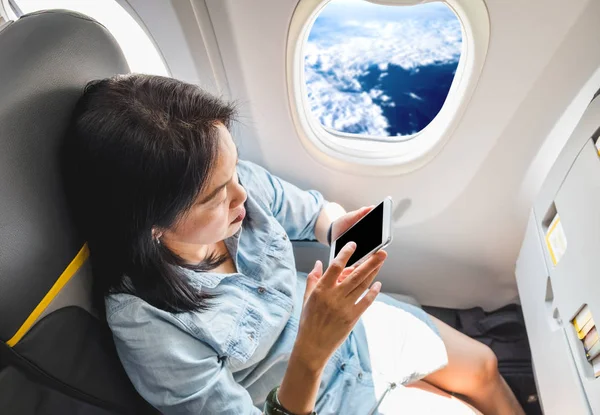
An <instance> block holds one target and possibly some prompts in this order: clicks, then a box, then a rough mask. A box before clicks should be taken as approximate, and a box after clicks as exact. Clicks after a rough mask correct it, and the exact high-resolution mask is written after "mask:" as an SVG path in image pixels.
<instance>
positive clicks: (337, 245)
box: [329, 197, 393, 267]
mask: <svg viewBox="0 0 600 415" xmlns="http://www.w3.org/2000/svg"><path fill="white" fill-rule="evenodd" d="M392 208H393V202H392V198H391V197H386V198H385V199H383V201H382V202H381V203H380V204H378V205H377V206H376V207H375V208H373V210H372V211H370V212H369V213H367V214H366V215H365V216H364V217H363V218H362V219H361V220H359V221H358V222H356V223H355V224H354V225H353V226H352V227H351V228H350V229H348V230H347V231H346V232H344V233H343V234H341V235H340V236H339V237H338V238H337V239H336V240H335V241H333V242H332V243H331V252H330V255H329V263H331V261H333V259H334V258H335V257H336V256H337V254H339V252H340V251H341V250H342V248H343V247H344V246H345V245H346V244H347V243H348V242H354V243H356V251H354V253H353V254H352V256H351V257H350V259H349V260H348V263H347V264H346V266H347V267H350V266H358V265H360V264H361V263H363V262H364V261H366V260H367V258H369V257H370V256H371V255H372V254H374V253H375V252H377V251H379V250H380V249H383V248H385V247H386V246H388V245H389V244H390V243H391V242H392V236H393V235H392Z"/></svg>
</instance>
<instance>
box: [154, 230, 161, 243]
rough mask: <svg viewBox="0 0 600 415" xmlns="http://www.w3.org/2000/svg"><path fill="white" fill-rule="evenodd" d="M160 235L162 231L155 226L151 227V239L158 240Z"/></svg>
mask: <svg viewBox="0 0 600 415" xmlns="http://www.w3.org/2000/svg"><path fill="white" fill-rule="evenodd" d="M161 237H162V232H161V231H159V230H158V229H157V228H156V227H153V228H152V239H153V240H155V241H160V238H161Z"/></svg>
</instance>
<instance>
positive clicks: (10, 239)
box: [0, 10, 158, 415]
mask: <svg viewBox="0 0 600 415" xmlns="http://www.w3.org/2000/svg"><path fill="white" fill-rule="evenodd" d="M127 72H129V68H128V66H127V63H126V60H125V58H124V56H123V54H122V52H121V50H120V48H119V46H118V45H117V43H116V41H115V40H114V38H113V37H112V36H111V34H110V33H109V32H108V31H107V30H106V29H105V28H104V27H103V26H102V25H100V24H99V23H97V22H96V21H94V20H93V19H90V18H88V17H86V16H84V15H81V14H77V13H72V12H68V11H61V10H54V11H43V12H38V13H32V14H29V15H26V16H23V17H21V18H20V19H19V20H17V21H15V22H12V23H9V24H5V25H3V26H2V28H1V30H0V97H1V99H0V408H1V409H0V412H1V413H2V414H7V415H12V414H19V415H29V414H36V415H40V414H86V415H108V414H138V413H144V414H149V413H150V414H151V413H158V412H157V411H156V410H155V409H154V408H152V407H150V405H149V404H147V403H146V402H145V401H144V400H143V399H142V398H141V397H140V396H139V395H138V394H137V392H136V391H135V389H134V388H133V386H132V384H131V382H130V381H129V379H128V377H127V375H126V373H125V371H124V370H123V368H122V366H121V364H120V362H119V360H118V357H117V354H116V351H115V349H114V345H113V340H112V336H111V333H110V330H109V328H108V326H107V325H106V324H105V323H101V322H100V320H98V319H97V318H96V317H94V311H93V310H92V307H91V299H90V288H91V275H90V267H89V265H88V263H87V261H86V258H87V248H86V247H85V245H84V240H83V239H82V237H81V235H79V234H78V232H77V231H76V229H75V228H74V226H73V223H72V221H71V219H70V218H69V215H68V210H67V204H66V201H65V197H64V191H63V187H62V180H61V174H60V162H59V153H60V152H59V150H60V146H61V139H62V137H63V135H64V132H65V130H66V126H67V124H68V122H69V118H70V116H71V112H72V110H73V108H74V106H75V103H76V101H77V99H78V98H79V96H80V95H81V93H82V91H83V88H84V85H85V84H86V83H87V82H88V81H90V80H93V79H96V78H105V77H109V76H112V75H114V74H117V73H127Z"/></svg>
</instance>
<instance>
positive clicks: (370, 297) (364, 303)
mask: <svg viewBox="0 0 600 415" xmlns="http://www.w3.org/2000/svg"><path fill="white" fill-rule="evenodd" d="M380 291H381V283H380V282H379V281H375V284H373V285H372V286H371V288H370V289H369V291H368V292H367V293H366V294H365V296H364V297H363V298H362V300H360V301H359V302H358V304H356V307H354V310H355V312H356V313H357V314H356V316H355V318H357V319H358V317H360V316H361V315H362V314H363V313H364V312H365V311H366V310H367V308H369V306H370V305H371V304H373V301H375V298H377V294H379V292H380Z"/></svg>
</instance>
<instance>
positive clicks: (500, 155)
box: [128, 0, 600, 308]
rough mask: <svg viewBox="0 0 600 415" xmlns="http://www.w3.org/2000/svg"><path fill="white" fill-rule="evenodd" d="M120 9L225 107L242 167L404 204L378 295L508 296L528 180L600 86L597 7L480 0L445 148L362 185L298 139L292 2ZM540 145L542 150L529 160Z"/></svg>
mask: <svg viewBox="0 0 600 415" xmlns="http://www.w3.org/2000/svg"><path fill="white" fill-rule="evenodd" d="M128 1H129V3H130V4H131V5H132V6H133V7H134V8H135V9H136V11H137V13H138V14H139V16H140V17H141V18H142V20H143V21H144V23H145V24H146V25H147V27H148V29H149V30H150V31H151V32H152V34H153V36H154V39H155V41H156V42H157V44H158V45H159V46H160V48H161V50H162V52H163V55H164V56H165V59H166V61H167V62H168V64H169V67H170V68H171V70H172V72H173V76H175V77H180V78H182V79H185V80H189V81H193V80H197V82H198V83H200V84H201V85H208V86H210V88H209V89H211V90H213V91H217V92H220V93H222V94H224V95H226V96H231V97H232V98H233V99H235V100H236V101H237V102H238V106H239V110H240V123H239V124H238V125H237V126H236V128H235V131H234V135H235V136H236V138H237V140H238V142H239V145H240V151H241V153H242V156H243V157H245V158H247V159H250V160H253V161H256V162H258V163H260V164H263V165H264V166H265V167H267V168H268V169H270V170H271V171H272V172H274V173H275V174H278V175H280V176H281V177H283V178H285V179H287V180H290V181H292V182H294V183H297V184H298V185H300V186H302V187H311V188H316V189H318V190H320V191H321V192H323V193H324V194H325V196H326V197H327V198H328V199H330V200H332V201H337V202H339V203H341V204H342V205H344V206H345V207H346V208H347V209H354V208H357V207H359V206H362V205H368V204H373V203H376V202H377V201H378V200H380V199H381V198H383V197H384V196H386V195H391V196H392V197H393V198H394V200H395V201H396V202H398V201H400V200H402V199H407V200H408V201H409V202H410V203H408V204H407V206H409V208H408V209H407V210H406V211H405V213H404V215H403V216H402V218H401V219H400V220H399V221H398V222H397V223H396V229H395V236H394V242H393V244H392V245H391V246H390V247H389V249H388V252H389V254H390V255H389V259H388V261H387V263H386V265H385V266H384V268H383V270H382V275H381V277H380V278H381V280H382V282H383V284H384V290H386V291H396V292H404V293H408V294H411V295H413V296H415V297H416V298H417V299H418V300H419V301H420V302H421V303H423V304H430V305H440V306H451V307H469V306H473V305H482V306H484V307H486V308H495V307H498V306H501V305H503V304H505V303H507V302H509V301H514V300H515V299H516V296H517V290H516V284H515V279H514V264H515V261H516V258H517V253H518V250H519V246H520V243H521V241H522V238H523V233H524V229H525V223H526V218H527V214H528V211H529V208H530V206H531V201H532V200H533V198H534V196H535V194H536V193H537V191H538V188H539V185H540V183H541V179H540V177H543V176H544V174H545V172H546V171H547V170H548V168H549V166H550V165H551V163H552V161H553V159H554V158H555V157H556V154H557V152H558V150H557V147H560V143H564V141H565V140H566V138H567V136H568V134H570V131H568V126H569V125H574V123H575V122H576V119H577V117H578V114H579V115H580V114H581V111H582V110H583V108H584V107H585V101H586V100H587V99H588V98H587V97H588V96H589V95H590V94H591V93H592V92H591V91H592V90H593V89H594V88H595V87H598V88H600V85H597V86H594V85H593V83H594V82H595V81H593V79H594V74H595V73H596V71H597V70H598V68H600V48H598V45H597V39H599V38H600V25H599V24H598V21H597V20H598V19H597V17H598V16H600V3H598V2H596V1H591V0H570V1H569V2H564V1H561V0H530V1H527V2H507V1H503V0H488V1H487V2H486V4H487V7H488V12H489V19H490V28H491V32H490V43H489V49H488V53H487V58H486V62H485V65H484V68H483V72H482V75H481V78H480V80H479V83H478V85H477V88H476V90H475V92H474V94H473V96H472V99H471V101H470V103H469V105H468V107H467V109H466V111H465V113H464V115H463V116H462V118H461V119H460V121H459V123H458V126H457V128H456V129H455V130H454V132H453V133H452V135H451V137H449V139H448V140H447V144H446V145H445V146H444V147H443V149H442V150H441V151H440V152H439V153H438V155H437V156H436V157H435V158H434V159H433V160H432V161H431V162H429V163H428V164H427V165H425V166H424V167H422V168H421V169H419V170H416V171H414V172H411V173H409V174H404V175H395V176H381V177H374V176H367V175H353V174H350V173H345V172H341V171H336V170H335V169H332V168H327V167H324V166H323V165H322V164H321V163H319V162H317V161H316V160H315V159H313V158H312V157H311V156H310V155H309V153H308V152H307V151H306V149H305V148H304V147H303V145H302V143H301V142H300V140H299V138H298V132H297V130H296V129H295V126H294V124H293V122H292V117H291V113H290V106H289V99H288V98H289V97H288V95H287V94H288V90H287V87H286V71H285V69H286V68H285V61H286V60H285V57H286V40H287V33H288V28H289V23H290V19H291V16H292V14H293V12H294V9H295V7H296V5H297V0H252V1H246V0H206V1H204V0H191V2H190V3H188V2H185V1H184V2H176V1H172V2H158V1H150V2H142V1H140V0H128ZM159 4H160V5H161V6H160V7H159V6H158V5H159ZM173 5H176V7H174V6H173ZM157 7H158V8H161V7H162V8H163V9H165V10H167V8H171V11H170V12H169V13H170V14H169V16H171V17H169V18H176V19H177V20H178V21H179V22H180V24H181V25H182V31H181V33H175V34H173V33H168V32H169V31H170V30H173V25H172V24H171V23H170V21H169V23H168V24H166V21H165V17H164V16H163V18H162V22H161V19H159V17H160V13H159V12H158V11H156V9H157ZM207 12H208V17H209V18H208V19H207V18H206V17H207V15H206V13H207ZM161 23H162V24H161ZM194 25H195V28H194V27H192V26H194ZM161 26H162V27H161ZM181 38H185V39H186V40H185V41H179V39H181ZM161 39H162V40H161ZM177 42H179V43H177ZM190 45H193V46H192V47H190ZM185 60H187V62H188V63H189V62H190V61H192V62H193V67H194V68H195V69H194V73H192V72H189V71H190V69H186V70H184V69H181V71H176V70H173V68H174V67H176V66H178V65H179V66H180V67H181V68H184V67H187V68H190V67H189V66H186V64H185V62H184V61H185ZM186 71H188V72H186ZM597 76H598V75H596V77H597ZM584 87H585V88H584ZM582 91H583V92H582ZM571 103H576V104H572V105H571ZM561 117H562V118H561ZM559 120H560V124H557V122H559ZM557 125H559V126H562V128H558V127H557V128H555V126H557ZM565 126H566V127H565ZM551 133H552V134H551ZM548 137H550V138H551V139H552V140H553V141H552V142H553V143H554V144H552V146H551V147H552V150H551V151H549V150H548V147H546V148H545V149H544V151H542V152H540V151H541V149H542V148H543V145H544V143H545V142H546V140H547V138H548ZM538 154H539V156H538ZM534 161H536V162H535V163H534ZM532 163H533V164H532ZM526 178H527V181H526V183H525V184H524V180H525V179H526Z"/></svg>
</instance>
